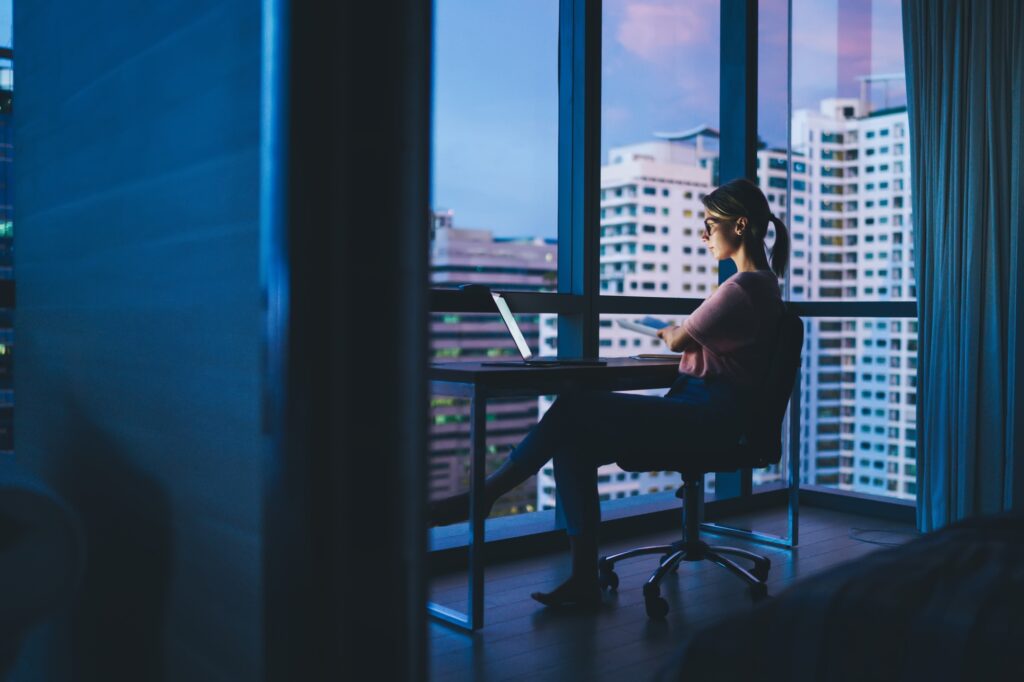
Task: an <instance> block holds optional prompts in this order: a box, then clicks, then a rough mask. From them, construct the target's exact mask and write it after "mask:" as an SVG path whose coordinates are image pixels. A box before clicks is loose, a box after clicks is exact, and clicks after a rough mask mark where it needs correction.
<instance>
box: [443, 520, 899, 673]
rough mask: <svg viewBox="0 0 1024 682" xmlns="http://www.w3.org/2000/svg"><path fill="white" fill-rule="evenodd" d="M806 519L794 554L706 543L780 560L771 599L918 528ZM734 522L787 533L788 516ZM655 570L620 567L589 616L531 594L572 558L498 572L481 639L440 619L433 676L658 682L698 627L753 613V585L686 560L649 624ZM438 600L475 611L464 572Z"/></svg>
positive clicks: (637, 564) (646, 564)
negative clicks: (647, 598)
mask: <svg viewBox="0 0 1024 682" xmlns="http://www.w3.org/2000/svg"><path fill="white" fill-rule="evenodd" d="M800 514H801V515H800V546H799V548H798V549H796V550H794V551H791V552H790V551H786V550H782V549H774V548H771V547H766V546H763V545H755V544H753V543H748V542H745V541H743V540H739V539H734V538H728V537H724V536H711V535H708V536H706V537H705V540H707V541H709V542H710V544H721V545H732V546H735V547H743V548H746V549H750V550H751V551H754V552H757V553H759V554H764V555H766V556H768V557H770V558H771V561H772V569H771V574H770V576H769V579H768V590H769V595H778V594H779V593H780V592H781V591H782V590H784V589H786V588H787V587H789V586H791V585H793V584H794V583H796V582H798V581H799V580H800V579H801V578H806V577H807V576H810V575H813V574H815V573H819V572H821V571H825V570H827V569H829V568H831V567H832V566H836V565H838V564H841V563H844V562H847V561H855V560H856V559H858V558H859V557H863V556H864V555H866V554H869V553H871V552H875V551H879V550H884V549H885V548H886V546H885V545H883V544H876V543H902V542H906V541H908V540H910V539H912V537H913V533H914V529H913V527H912V526H910V525H905V524H899V523H892V522H888V521H881V520H877V519H871V518H865V517H859V516H852V515H849V514H843V513H839V512H833V511H828V510H822V509H809V508H806V507H805V508H802V509H801V511H800ZM723 523H728V524H729V525H735V526H740V527H749V528H754V529H756V530H761V531H766V532H769V533H775V534H779V535H785V534H786V514H785V510H784V509H779V510H778V511H775V510H772V511H767V512H759V513H757V514H752V515H750V516H746V517H732V518H730V519H727V520H725V521H723ZM857 538H860V539H857ZM675 539H677V534H665V533H660V534H658V535H652V536H647V537H638V538H635V539H633V540H629V541H624V542H616V543H611V544H609V545H607V546H602V547H601V553H602V554H610V553H613V552H616V551H620V550H623V549H628V548H630V547H636V546H640V545H647V544H661V543H664V542H671V541H673V540H675ZM865 540H866V541H873V542H866V541H865ZM656 563H657V557H655V556H646V557H636V558H633V559H630V560H627V561H624V562H622V563H621V564H618V565H617V566H616V573H618V575H619V577H620V579H621V583H620V585H619V589H618V591H617V592H610V593H608V594H607V595H606V598H605V603H604V605H603V607H602V608H601V609H600V610H599V611H598V612H597V613H594V612H591V613H587V614H582V613H572V612H565V611H556V610H552V609H545V608H544V607H543V606H541V605H540V604H538V603H537V602H535V601H533V600H532V599H531V598H530V592H532V591H534V590H547V589H549V588H551V587H553V586H554V585H556V584H558V583H559V582H560V581H561V580H562V579H563V578H564V577H565V576H566V575H567V573H568V560H567V556H565V555H557V556H555V555H553V556H545V557H535V558H530V559H525V560H521V561H517V562H511V563H505V564H501V565H497V566H492V567H489V568H488V569H487V573H486V577H487V583H486V585H487V586H486V593H485V604H486V606H485V612H484V622H485V626H484V628H483V629H482V630H480V631H478V632H477V633H475V634H472V635H471V634H468V633H464V632H461V631H459V630H456V629H454V628H452V627H450V626H448V625H445V624H443V623H440V622H438V621H436V620H433V619H430V621H429V626H428V628H429V629H428V634H429V638H430V639H429V647H430V674H431V679H433V680H517V679H527V678H528V679H530V680H531V682H533V681H536V680H615V681H616V682H636V681H637V680H647V679H651V677H652V676H654V675H655V674H656V673H657V672H658V671H659V670H660V669H662V668H663V667H664V666H665V665H666V664H667V663H669V662H670V660H671V658H672V657H673V655H674V654H675V653H676V651H677V650H678V648H679V647H678V644H679V642H681V641H682V638H683V637H684V636H685V635H686V634H687V633H688V632H689V631H690V630H691V629H693V628H696V627H700V626H702V625H706V624H708V623H711V622H713V621H715V620H717V619H719V618H722V617H724V616H728V615H732V614H735V613H741V612H743V611H746V610H749V609H750V608H751V606H752V602H751V599H750V597H749V593H748V591H747V589H746V587H745V586H744V584H743V583H742V582H741V581H740V580H739V579H738V578H736V577H735V576H733V575H732V574H730V573H728V572H727V571H726V570H725V569H723V568H721V567H719V566H716V565H714V564H711V563H709V562H707V561H701V562H696V563H683V564H681V565H680V568H679V572H678V573H677V575H676V576H675V577H674V578H672V577H670V578H668V579H666V581H665V582H664V583H663V587H662V595H663V596H664V597H665V598H666V599H667V600H668V602H669V606H670V609H671V610H670V612H669V615H668V618H667V619H666V620H665V621H662V622H656V621H650V620H648V618H647V615H646V612H645V611H644V601H643V596H642V593H641V586H642V584H643V582H644V581H645V580H646V579H647V577H648V576H649V575H650V573H651V572H652V571H653V570H654V568H655V566H656ZM431 599H432V600H434V601H437V602H440V603H442V604H444V605H446V606H449V607H452V608H456V609H460V610H464V609H465V605H466V579H465V575H446V576H443V577H440V578H436V579H435V580H434V581H433V583H432V585H431Z"/></svg>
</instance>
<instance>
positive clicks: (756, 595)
mask: <svg viewBox="0 0 1024 682" xmlns="http://www.w3.org/2000/svg"><path fill="white" fill-rule="evenodd" d="M750 596H751V597H752V598H753V599H754V601H755V602H758V601H761V600H762V599H764V598H765V597H767V596H768V586H767V585H765V584H764V583H757V584H756V585H751V586H750Z"/></svg>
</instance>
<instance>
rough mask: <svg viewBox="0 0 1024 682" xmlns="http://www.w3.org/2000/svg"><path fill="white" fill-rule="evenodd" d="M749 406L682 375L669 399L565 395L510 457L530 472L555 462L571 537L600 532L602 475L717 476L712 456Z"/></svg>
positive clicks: (719, 386) (723, 386)
mask: <svg viewBox="0 0 1024 682" xmlns="http://www.w3.org/2000/svg"><path fill="white" fill-rule="evenodd" d="M745 409H746V401H745V400H744V399H743V397H742V395H741V393H740V392H739V391H737V390H736V389H735V388H734V387H733V386H732V385H731V384H729V383H728V382H726V381H724V380H715V379H712V380H702V379H697V378H695V377H691V376H689V375H686V374H680V375H679V378H678V379H677V380H676V381H675V383H674V384H673V385H672V387H671V388H670V389H669V391H668V393H666V394H665V395H664V396H645V395H633V394H628V393H612V392H598V391H587V392H578V393H566V394H563V395H561V396H559V398H558V399H557V400H556V401H555V403H554V404H553V405H552V406H551V408H550V409H549V410H548V411H547V412H546V413H545V414H544V416H543V418H542V419H541V420H540V422H539V423H538V424H537V425H536V426H535V427H534V428H533V429H532V430H531V431H530V433H529V434H527V436H526V437H525V438H524V439H523V440H522V442H521V443H520V444H519V446H518V447H516V449H515V450H514V451H513V452H512V454H511V455H510V459H512V460H513V461H514V462H515V463H516V464H521V465H523V466H524V468H526V469H529V470H530V471H532V472H536V471H538V470H539V469H540V468H541V467H542V466H544V464H545V463H547V461H548V460H553V461H554V474H555V483H556V486H557V489H558V504H559V508H560V509H561V511H562V514H563V515H564V520H565V525H566V531H567V532H568V533H569V535H580V534H584V533H596V531H597V528H598V526H599V525H600V522H601V505H600V500H599V498H598V492H597V468H598V467H599V466H601V465H602V464H609V463H612V462H615V463H616V464H618V465H619V466H620V467H622V468H623V469H626V470H630V471H666V470H667V471H673V470H674V471H682V470H686V469H689V468H694V469H698V468H699V469H701V470H708V471H712V470H714V465H715V462H713V461H708V455H707V452H709V451H713V450H714V447H715V445H720V444H722V443H724V442H726V441H728V440H729V439H730V438H732V439H735V438H736V437H737V436H738V431H737V428H736V425H737V424H738V423H740V422H741V421H742V420H743V418H744V417H745Z"/></svg>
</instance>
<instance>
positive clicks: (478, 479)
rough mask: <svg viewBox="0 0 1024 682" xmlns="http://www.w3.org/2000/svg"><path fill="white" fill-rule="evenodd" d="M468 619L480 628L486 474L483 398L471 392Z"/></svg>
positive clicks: (481, 624) (482, 592) (474, 628)
mask: <svg viewBox="0 0 1024 682" xmlns="http://www.w3.org/2000/svg"><path fill="white" fill-rule="evenodd" d="M469 419H470V426H469V440H470V454H471V456H472V458H473V461H472V463H471V464H470V467H469V478H470V494H469V508H470V510H471V511H470V519H469V521H470V522H469V618H470V624H469V626H470V629H472V630H476V629H478V628H481V627H483V625H484V506H485V505H484V503H485V500H486V496H485V495H484V478H485V476H486V475H487V458H486V455H487V399H486V398H485V397H484V396H483V395H481V392H480V391H474V392H473V402H472V405H471V406H470V411H469Z"/></svg>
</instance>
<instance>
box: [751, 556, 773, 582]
mask: <svg viewBox="0 0 1024 682" xmlns="http://www.w3.org/2000/svg"><path fill="white" fill-rule="evenodd" d="M770 570H772V564H771V562H770V561H766V562H764V563H763V564H762V563H758V564H757V565H756V566H754V568H753V570H751V571H750V573H751V575H753V576H754V577H755V578H757V579H758V580H760V581H761V582H764V581H765V580H767V579H768V572H769V571H770Z"/></svg>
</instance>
